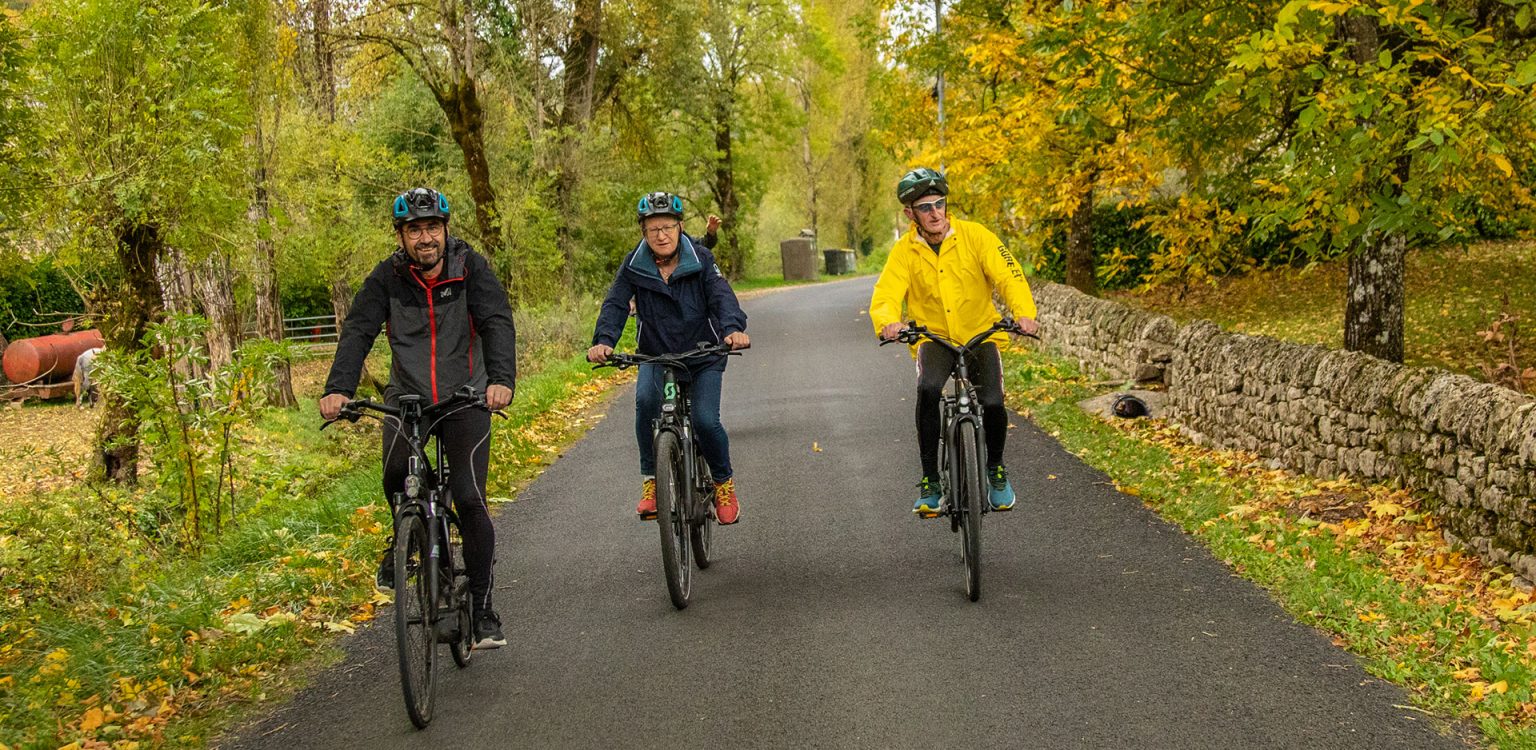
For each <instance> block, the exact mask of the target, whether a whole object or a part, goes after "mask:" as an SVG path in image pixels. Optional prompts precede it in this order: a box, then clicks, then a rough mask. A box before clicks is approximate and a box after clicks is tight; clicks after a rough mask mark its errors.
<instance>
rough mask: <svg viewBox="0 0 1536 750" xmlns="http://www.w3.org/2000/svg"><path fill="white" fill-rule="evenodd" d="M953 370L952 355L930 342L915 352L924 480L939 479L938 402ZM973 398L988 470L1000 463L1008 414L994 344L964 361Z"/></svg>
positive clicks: (953, 359) (1001, 363)
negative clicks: (977, 404)
mask: <svg viewBox="0 0 1536 750" xmlns="http://www.w3.org/2000/svg"><path fill="white" fill-rule="evenodd" d="M954 366H955V355H954V353H952V352H950V351H949V350H948V349H945V348H944V347H942V346H939V345H938V344H935V343H933V342H931V341H928V342H924V343H923V344H922V345H921V346H919V347H918V349H917V450H918V453H919V455H920V456H921V457H922V459H923V476H925V477H933V478H938V476H939V420H940V418H941V415H940V414H939V398H940V397H941V396H943V393H944V384H945V383H947V382H948V381H949V373H950V370H951V369H952V368H953V367H954ZM966 369H967V370H968V371H969V374H970V376H971V384H972V385H974V386H976V398H977V399H978V400H979V401H981V427H982V429H983V430H984V431H985V432H986V433H987V467H988V468H991V467H993V466H999V465H1001V464H1002V463H1003V446H1004V445H1006V444H1007V443H1008V410H1007V409H1006V408H1005V407H1004V406H1003V360H1002V355H1000V354H999V353H998V351H997V344H994V343H992V342H990V341H988V342H986V343H984V344H982V345H980V346H978V347H976V348H975V349H974V350H973V351H972V352H971V356H970V357H969V358H968V359H967V361H966Z"/></svg>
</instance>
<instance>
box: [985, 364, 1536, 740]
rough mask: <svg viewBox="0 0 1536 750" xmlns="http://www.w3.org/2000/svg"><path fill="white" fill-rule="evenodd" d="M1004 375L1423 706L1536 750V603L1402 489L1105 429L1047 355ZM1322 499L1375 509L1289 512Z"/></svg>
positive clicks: (1081, 389) (1026, 404) (1040, 418)
mask: <svg viewBox="0 0 1536 750" xmlns="http://www.w3.org/2000/svg"><path fill="white" fill-rule="evenodd" d="M1006 381H1007V387H1008V391H1009V394H1010V405H1012V406H1014V407H1016V408H1018V409H1019V410H1021V411H1022V412H1024V413H1026V414H1029V415H1030V416H1031V418H1032V420H1033V421H1035V422H1036V423H1037V424H1038V425H1039V426H1040V427H1041V428H1042V429H1044V430H1046V431H1047V432H1048V433H1050V434H1051V435H1052V436H1053V437H1055V438H1056V439H1057V440H1059V441H1060V442H1061V444H1062V445H1063V446H1064V447H1065V448H1067V450H1069V451H1071V452H1072V453H1074V454H1076V455H1077V456H1078V457H1080V458H1081V459H1082V460H1083V461H1084V462H1086V463H1088V464H1090V465H1092V466H1094V467H1095V468H1097V469H1099V470H1101V471H1103V472H1105V473H1106V474H1108V475H1109V476H1110V478H1112V479H1113V480H1114V482H1115V484H1116V485H1117V487H1119V488H1120V489H1121V490H1122V491H1125V492H1127V493H1129V494H1134V495H1137V496H1139V497H1140V498H1141V499H1142V500H1143V501H1144V502H1145V503H1146V504H1147V505H1148V506H1150V507H1151V508H1153V509H1154V510H1156V511H1157V512H1158V513H1159V514H1161V515H1162V516H1163V517H1164V518H1166V519H1168V520H1169V521H1171V522H1173V523H1176V524H1178V525H1179V526H1180V527H1182V528H1183V529H1184V530H1185V531H1187V532H1188V533H1190V534H1191V535H1193V536H1195V537H1196V538H1198V539H1200V540H1201V542H1202V543H1203V544H1204V545H1206V546H1207V547H1208V548H1209V549H1210V550H1211V552H1212V553H1213V554H1214V555H1216V556H1217V557H1218V558H1220V559H1222V560H1224V561H1226V562H1227V563H1228V564H1229V565H1231V566H1232V567H1233V568H1234V569H1235V570H1236V571H1238V572H1239V573H1240V574H1242V575H1243V576H1244V577H1245V578H1248V579H1250V580H1253V581H1255V582H1256V583H1258V584H1259V585H1261V586H1263V587H1265V588H1266V589H1268V590H1269V591H1270V593H1271V594H1272V595H1273V596H1274V597H1275V599H1276V600H1277V601H1279V602H1280V603H1281V604H1282V605H1283V606H1284V607H1285V608H1286V609H1287V610H1288V611H1290V612H1291V614H1292V615H1294V616H1295V617H1296V618H1297V619H1298V620H1299V621H1301V622H1303V623H1306V624H1309V625H1312V626H1314V627H1317V628H1320V629H1322V630H1324V631H1326V632H1328V633H1331V634H1333V635H1334V636H1335V642H1336V643H1338V644H1339V645H1341V646H1343V647H1344V648H1346V649H1348V650H1350V651H1351V652H1353V653H1355V654H1357V655H1359V656H1360V658H1361V660H1362V662H1363V663H1364V665H1365V667H1366V669H1367V670H1368V671H1370V672H1371V673H1372V674H1375V675H1377V676H1379V677H1382V678H1383V679H1387V680H1390V681H1392V682H1395V683H1397V684H1399V685H1402V686H1403V687H1405V688H1406V689H1407V690H1408V692H1409V693H1410V695H1411V696H1412V699H1413V702H1414V703H1415V704H1417V705H1418V706H1419V707H1421V708H1422V709H1423V710H1425V711H1427V712H1430V713H1432V714H1434V715H1436V716H1440V717H1453V718H1458V719H1464V720H1466V721H1468V722H1471V723H1472V724H1474V725H1475V726H1477V727H1478V728H1479V729H1480V730H1481V732H1482V734H1483V737H1484V740H1485V741H1486V742H1487V744H1488V745H1489V746H1493V747H1501V748H1528V747H1536V696H1533V687H1532V686H1533V683H1536V627H1533V615H1532V612H1533V610H1536V607H1532V606H1531V605H1530V604H1529V603H1528V602H1529V597H1528V596H1523V595H1522V594H1521V593H1520V592H1518V591H1516V590H1514V589H1513V588H1512V586H1511V584H1510V579H1511V576H1509V575H1508V574H1507V572H1506V571H1500V570H1489V569H1487V568H1485V567H1483V566H1481V565H1480V564H1478V563H1476V562H1475V561H1471V560H1469V559H1463V558H1462V557H1461V556H1460V555H1458V554H1457V553H1447V552H1445V551H1444V550H1443V547H1442V546H1441V545H1442V544H1443V542H1442V541H1441V540H1440V538H1439V536H1438V533H1437V532H1436V531H1435V530H1434V529H1433V525H1432V522H1431V521H1428V520H1426V519H1423V518H1421V517H1419V516H1418V515H1417V514H1416V513H1412V512H1408V511H1409V510H1411V506H1413V500H1412V499H1406V498H1407V495H1406V493H1403V492H1401V491H1394V490H1391V489H1390V488H1380V487H1378V488H1360V487H1356V486H1352V485H1348V484H1347V483H1344V482H1337V481H1333V482H1323V481H1319V480H1312V479H1308V478H1305V477H1297V476H1293V475H1288V474H1284V473H1282V472H1276V471H1271V470H1268V469H1267V467H1265V466H1264V465H1263V464H1262V463H1261V462H1260V461H1259V460H1258V459H1257V458H1256V457H1253V456H1247V455H1244V454H1236V453H1230V452H1218V451H1208V450H1203V449H1199V448H1196V447H1194V446H1192V445H1190V444H1188V443H1187V442H1185V441H1183V440H1182V439H1181V438H1178V437H1177V436H1176V432H1175V431H1174V430H1173V429H1172V428H1168V427H1164V426H1160V425H1159V424H1157V423H1152V422H1150V421H1148V420H1137V421H1135V422H1117V423H1115V424H1111V423H1107V422H1104V421H1102V420H1099V419H1097V418H1094V417H1092V416H1089V415H1088V414H1086V413H1084V412H1083V411H1082V410H1081V409H1079V408H1078V407H1077V406H1076V403H1077V402H1078V401H1079V400H1081V399H1083V398H1087V397H1090V396H1093V395H1097V393H1098V391H1095V390H1093V389H1092V388H1091V387H1090V386H1089V385H1087V384H1086V379H1085V378H1082V377H1080V376H1079V375H1078V374H1077V373H1076V372H1075V371H1074V370H1073V369H1072V368H1071V367H1070V365H1067V364H1066V363H1064V362H1061V361H1058V360H1054V359H1051V358H1049V357H1046V356H1043V355H1038V354H1029V353H1017V352H1015V353H1010V354H1009V355H1007V357H1006ZM1325 493H1326V496H1328V497H1336V498H1347V499H1352V501H1353V502H1356V503H1358V504H1359V507H1361V508H1364V509H1368V510H1363V511H1362V513H1363V514H1364V518H1363V519H1359V520H1353V521H1349V520H1346V521H1342V522H1340V523H1324V522H1318V521H1316V520H1312V519H1309V518H1306V517H1301V516H1298V515H1297V514H1296V513H1293V512H1290V511H1287V510H1286V507H1287V503H1292V502H1297V501H1298V500H1297V499H1298V498H1306V497H1317V496H1324V494H1325ZM1383 498H1389V499H1392V500H1393V502H1386V501H1384V500H1383ZM1335 502H1344V500H1336V501H1335ZM1399 506H1404V507H1399ZM1378 514H1380V515H1378ZM1394 514H1396V515H1394ZM1418 556H1422V559H1419V557H1418ZM1416 561H1417V564H1415V562H1416ZM1442 563H1443V564H1442ZM1521 602H1526V603H1527V604H1526V605H1525V608H1524V609H1523V610H1521V609H1515V607H1516V606H1517V605H1518V604H1519V603H1521ZM1501 687H1502V688H1503V691H1502V692H1501V691H1500V688H1501Z"/></svg>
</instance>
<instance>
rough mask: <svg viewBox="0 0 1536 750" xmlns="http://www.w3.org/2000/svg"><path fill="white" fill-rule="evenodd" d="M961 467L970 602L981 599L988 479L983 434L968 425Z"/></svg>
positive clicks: (961, 439)
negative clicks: (983, 465)
mask: <svg viewBox="0 0 1536 750" xmlns="http://www.w3.org/2000/svg"><path fill="white" fill-rule="evenodd" d="M957 432H958V435H957V436H956V437H957V438H958V441H957V442H958V444H957V445H956V448H958V450H957V451H956V453H957V454H958V456H957V458H958V459H959V461H958V462H957V463H958V465H957V466H955V477H956V479H957V480H958V481H957V482H956V483H955V484H957V485H958V486H959V491H958V493H957V494H956V496H955V501H956V502H955V506H954V511H955V512H956V513H958V514H959V516H960V556H961V557H962V558H963V559H964V561H965V595H966V596H967V597H969V598H970V600H971V601H973V602H974V601H976V600H977V599H980V598H981V503H982V493H983V492H984V490H983V488H984V487H986V478H985V476H984V475H983V473H982V468H981V448H980V443H981V434H980V433H981V431H980V430H978V429H977V428H976V423H974V422H967V423H965V424H963V425H961V426H960V429H959V430H958V431H957Z"/></svg>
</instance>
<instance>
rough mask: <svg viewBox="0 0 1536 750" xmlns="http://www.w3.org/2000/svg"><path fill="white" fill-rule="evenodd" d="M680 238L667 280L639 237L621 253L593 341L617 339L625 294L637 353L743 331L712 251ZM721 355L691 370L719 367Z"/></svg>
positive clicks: (669, 350)
mask: <svg viewBox="0 0 1536 750" xmlns="http://www.w3.org/2000/svg"><path fill="white" fill-rule="evenodd" d="M680 239H681V242H680V244H679V246H678V250H677V252H678V259H677V269H676V270H674V271H673V272H672V278H671V280H670V282H666V281H662V280H661V272H660V271H658V270H657V269H656V260H655V258H653V257H651V248H650V246H649V245H647V244H645V242H644V241H643V240H642V241H641V242H640V244H638V245H636V246H635V249H634V250H631V251H630V252H629V254H628V255H626V256H624V262H623V263H621V264H620V265H619V272H618V274H617V275H615V276H614V279H613V286H611V287H609V288H608V297H607V299H604V300H603V309H602V311H601V312H600V313H598V316H597V330H596V331H595V332H594V333H593V334H592V344H593V345H594V346H596V345H597V344H603V345H605V346H613V345H615V344H616V343H618V340H619V337H620V336H622V335H623V334H624V325H625V323H626V322H627V321H628V320H629V301H630V299H634V301H635V317H636V318H637V319H638V321H639V322H638V326H639V328H638V330H637V336H636V338H638V339H639V347H638V349H639V352H640V353H641V354H647V355H652V356H654V355H657V354H676V353H678V352H686V351H688V350H690V349H693V348H694V347H696V346H698V345H699V343H700V342H709V343H712V344H714V343H720V342H722V341H724V340H725V337H726V336H729V335H731V334H733V333H736V332H737V331H745V330H747V314H746V313H744V312H742V311H741V304H740V303H739V302H737V301H736V292H734V291H732V290H731V285H730V283H729V282H727V281H726V280H725V276H724V275H722V274H721V273H720V268H719V267H718V266H716V265H715V256H714V255H712V254H711V253H710V252H709V250H706V249H705V248H704V247H702V246H701V244H699V243H695V242H694V241H693V240H692V239H691V238H689V237H688V236H687V235H683V236H682V237H681V238H680ZM725 360H726V358H725V357H723V356H722V357H719V358H717V359H716V360H715V361H711V362H707V363H704V364H703V365H702V366H701V367H699V368H697V369H700V370H703V369H716V370H723V369H725Z"/></svg>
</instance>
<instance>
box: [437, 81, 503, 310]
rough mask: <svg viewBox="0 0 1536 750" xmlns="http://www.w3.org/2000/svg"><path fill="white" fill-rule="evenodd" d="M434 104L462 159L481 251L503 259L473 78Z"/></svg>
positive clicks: (492, 257) (479, 108) (440, 95)
mask: <svg viewBox="0 0 1536 750" xmlns="http://www.w3.org/2000/svg"><path fill="white" fill-rule="evenodd" d="M437 103H438V105H439V106H440V107H442V109H443V113H444V114H445V115H447V116H448V129H449V131H450V132H451V133H452V134H453V142H454V143H456V144H458V146H459V151H460V153H462V154H463V155H464V170H465V171H466V172H467V173H468V174H469V195H470V198H471V199H473V200H474V202H475V225H476V227H477V228H478V229H479V230H480V250H481V251H482V252H484V253H485V255H486V257H487V258H491V259H493V260H495V259H497V257H498V256H500V255H502V254H503V253H502V239H501V217H500V215H499V214H498V213H497V210H496V189H495V188H493V187H492V186H491V164H490V161H489V160H488V159H487V158H486V155H485V110H484V109H482V108H481V106H480V97H479V94H478V93H476V89H475V82H474V79H472V78H468V77H466V78H464V79H463V81H462V82H461V83H459V84H457V85H455V86H453V87H451V88H449V89H447V90H445V91H444V92H443V93H441V94H439V95H438V98H437ZM498 267H499V268H502V269H505V274H506V275H505V277H504V278H503V279H502V281H503V283H505V284H506V287H507V293H508V294H509V295H510V296H512V297H513V298H514V299H515V298H516V296H517V294H516V292H515V291H514V290H513V285H512V282H513V280H514V276H515V274H513V273H512V272H511V266H510V264H505V263H502V264H498Z"/></svg>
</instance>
